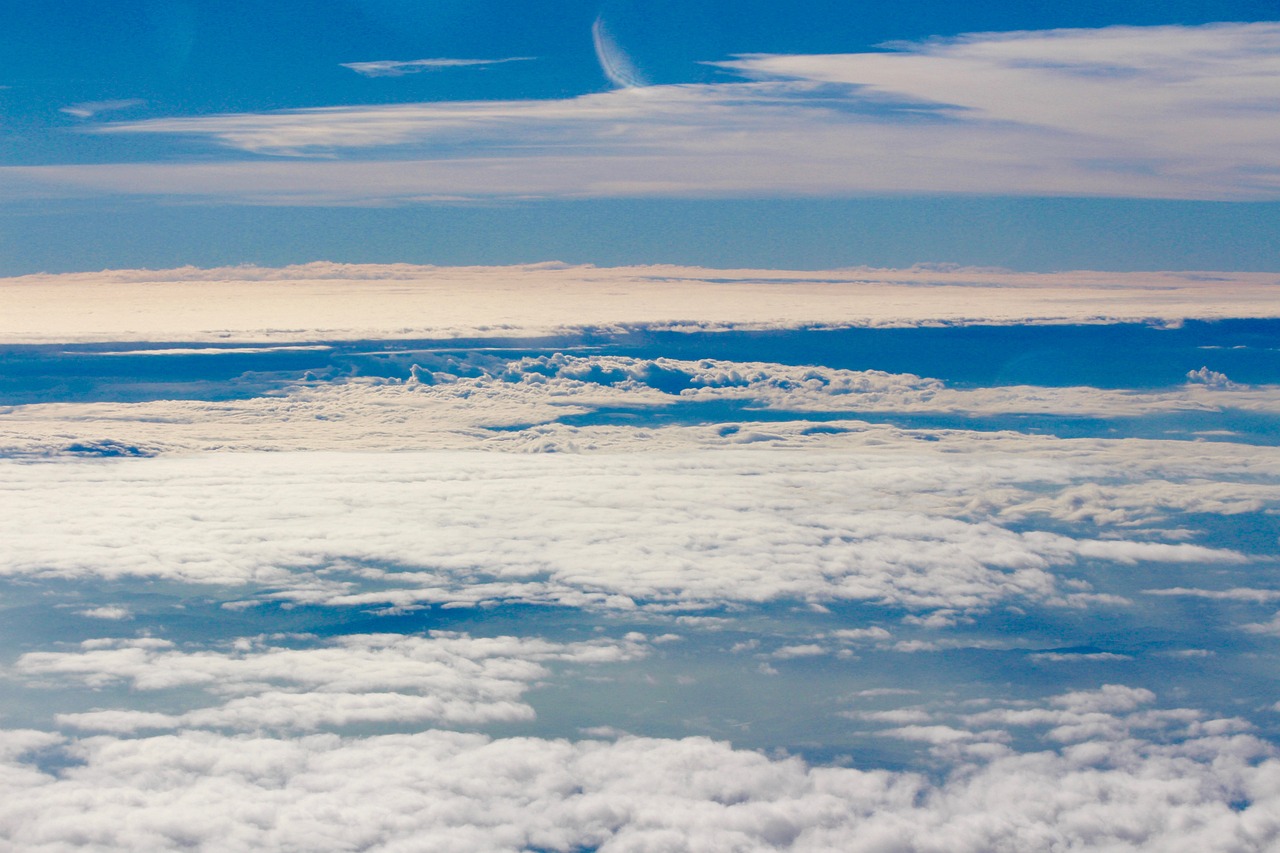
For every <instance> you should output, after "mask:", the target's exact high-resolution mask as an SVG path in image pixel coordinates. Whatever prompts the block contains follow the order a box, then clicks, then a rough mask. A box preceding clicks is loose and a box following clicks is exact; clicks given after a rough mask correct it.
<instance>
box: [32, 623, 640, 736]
mask: <svg viewBox="0 0 1280 853" xmlns="http://www.w3.org/2000/svg"><path fill="white" fill-rule="evenodd" d="M277 642H278V641H277ZM646 652H647V642H646V638H645V636H644V635H643V634H629V635H628V636H627V637H626V638H624V639H623V640H618V641H612V640H604V639H602V640H593V641H588V642H580V643H554V642H549V641H546V640H541V639H538V638H518V637H492V638H480V637H472V636H469V635H467V634H460V633H450V632H445V631H433V632H430V633H429V634H427V635H425V636H424V635H401V634H364V635H346V636H342V637H339V638H335V639H332V640H329V641H327V642H324V643H320V644H317V645H308V644H305V643H304V644H303V645H302V646H301V647H291V646H284V645H278V644H273V643H272V642H270V641H268V640H267V639H266V638H242V639H240V640H237V641H235V642H234V643H233V644H231V648H229V649H217V648H205V649H199V650H194V651H188V650H183V649H179V648H177V647H176V646H175V645H174V644H173V643H170V642H167V641H163V640H155V639H143V640H90V641H87V642H85V643H82V644H81V648H80V649H79V650H78V651H73V652H29V653H27V654H24V655H22V656H21V657H20V658H19V659H18V661H17V662H16V664H15V665H14V667H13V673H15V674H16V675H17V676H18V677H21V678H25V679H28V680H35V681H36V682H38V683H41V684H44V685H49V684H56V683H60V682H65V681H72V682H80V683H83V684H85V685H88V686H90V687H94V688H101V687H106V686H110V685H114V684H118V683H123V684H125V685H127V686H128V687H129V688H130V690H131V693H133V694H135V695H136V693H137V692H144V693H145V692H154V691H169V690H173V689H175V688H195V689H197V690H200V691H203V692H204V693H205V694H206V696H207V698H215V699H221V702H219V703H218V704H215V705H212V706H205V707H196V708H193V709H191V710H187V711H177V712H172V713H161V712H158V711H156V710H154V709H153V710H147V711H136V710H131V709H127V708H108V709H98V710H93V711H87V712H78V713H71V714H61V715H59V717H58V720H59V722H60V724H61V725H64V726H70V727H73V728H79V729H90V730H99V731H111V732H132V731H136V730H139V729H175V728H193V727H198V728H222V729H225V728H230V729H249V730H263V729H270V730H314V729H319V728H331V727H335V726H350V725H355V724H361V723H419V722H434V723H444V724H448V725H476V724H480V723H489V722H495V721H502V722H512V721H527V720H530V719H532V718H533V709H532V708H531V707H529V705H527V704H525V703H524V702H523V701H522V696H523V694H524V693H525V692H526V691H527V690H528V689H529V687H530V686H531V685H532V684H533V682H535V681H538V680H541V679H544V678H547V677H549V676H550V675H551V671H550V670H549V669H548V665H549V664H554V663H557V662H559V663H564V662H572V663H581V664H599V663H606V662H617V661H625V660H633V659H636V658H639V657H643V656H644V655H645V654H646Z"/></svg>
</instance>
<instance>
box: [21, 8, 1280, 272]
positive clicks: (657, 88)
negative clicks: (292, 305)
mask: <svg viewBox="0 0 1280 853" xmlns="http://www.w3.org/2000/svg"><path fill="white" fill-rule="evenodd" d="M1275 17H1277V15H1276V11H1275V8H1274V5H1273V4H1270V3H1263V2H1166V3H1148V2H1128V3H1107V4H1100V3H1055V4H1050V3H1025V4H994V3H974V4H952V3H912V4H903V3H897V4H888V3H865V4H856V5H855V4H849V3H837V2H823V1H822V0H816V1H815V2H802V3H796V4H788V5H787V6H785V7H782V6H779V5H778V4H766V3H762V2H750V3H734V4H728V3H723V2H710V0H700V1H699V2H683V3H674V2H669V3H665V2H664V3H649V4H636V3H624V2H606V3H577V2H567V3H559V4H554V5H547V4H524V3H512V2H494V0H489V1H488V2H465V3H464V2H460V0H455V1H452V2H435V3H416V2H406V1H405V0H351V2H329V3H294V2H286V3H275V4H269V5H263V4H248V3H243V4H242V3H216V4H215V3H211V2H186V3H183V2H165V3H159V2H123V3H115V4H111V5H109V6H104V5H102V4H90V3H83V2H69V1H68V2H53V3H44V4H38V5H18V4H13V6H12V8H9V9H6V10H5V11H4V12H3V13H0V87H4V88H0V273H3V274H16V273H24V272H33V271H39V270H48V271H62V270H77V269H95V268H101V267H104V266H113V267H130V266H167V265H174V264H182V263H194V264H204V265H209V264H226V263H241V262H258V263H271V264H279V263H289V262H302V261H309V260H319V259H325V260H337V261H413V262H434V263H446V264H457V263H511V262H525V261H539V260H548V259H553V258H554V259H559V260H565V261H572V262H595V263H602V264H620V263H647V262H665V261H670V262H681V263H701V264H708V265H720V266H792V267H824V266H839V265H857V264H871V265H879V266H906V265H910V264H912V263H917V262H955V263H964V264H992V265H1001V266H1008V267H1012V268H1019V269H1062V268H1080V267H1095V268H1103V269H1141V268H1146V269H1151V268H1222V269H1253V270H1267V269H1276V268H1277V267H1278V266H1280V250H1278V249H1277V248H1276V246H1277V245H1280V241H1278V240H1276V239H1275V237H1276V234H1277V232H1278V231H1280V202H1278V201H1277V200H1278V199H1280V179H1278V177H1277V176H1278V175H1280V156H1278V155H1276V154H1275V152H1276V151H1280V145H1278V144H1277V143H1278V142H1280V140H1277V138H1276V137H1277V136H1278V135H1280V134H1278V133H1277V131H1276V128H1277V127H1280V122H1277V120H1276V119H1277V116H1276V107H1275V106H1274V105H1275V103H1276V102H1277V101H1276V97H1277V95H1278V94H1280V69H1278V68H1277V60H1276V57H1277V54H1278V53H1280V30H1278V28H1277V27H1276V26H1275V25H1268V24H1267V23H1266V22H1267V21H1268V20H1269V19H1272V18H1275ZM593 28H594V29H595V32H596V33H597V34H598V37H597V38H595V39H593ZM619 69H621V71H620V70H619Z"/></svg>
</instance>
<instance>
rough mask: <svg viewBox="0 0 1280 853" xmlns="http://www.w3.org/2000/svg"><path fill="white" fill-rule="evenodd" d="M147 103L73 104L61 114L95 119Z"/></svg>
mask: <svg viewBox="0 0 1280 853" xmlns="http://www.w3.org/2000/svg"><path fill="white" fill-rule="evenodd" d="M145 103H146V101H144V100H142V99H141V98H121V99H119V100H114V101H85V102H83V103H79V104H72V105H71V106H69V107H63V108H62V109H61V110H59V112H64V113H66V114H67V115H69V116H75V117H76V118H93V117H94V116H96V115H97V114H98V113H109V112H115V111H116V110H127V109H129V108H130V107H140V106H142V105H143V104H145Z"/></svg>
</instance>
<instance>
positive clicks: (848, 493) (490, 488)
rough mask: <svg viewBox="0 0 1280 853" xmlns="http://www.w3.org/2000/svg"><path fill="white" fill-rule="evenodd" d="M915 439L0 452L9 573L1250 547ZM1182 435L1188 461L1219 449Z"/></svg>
mask: <svg viewBox="0 0 1280 853" xmlns="http://www.w3.org/2000/svg"><path fill="white" fill-rule="evenodd" d="M1022 441H1023V440H1022V439H1014V446H1018V447H1019V449H1021V447H1020V445H1021V443H1022ZM920 444H921V443H920V442H918V441H914V440H905V441H903V442H902V443H901V444H900V445H899V446H898V447H897V448H896V449H894V447H893V445H891V444H885V443H879V444H876V445H874V446H868V447H866V448H864V449H863V450H862V451H845V452H839V451H836V450H831V451H828V452H823V453H815V454H795V453H789V452H787V451H769V450H761V451H753V450H734V449H721V450H719V451H718V452H716V453H687V452H686V453H670V454H662V453H655V454H644V453H640V454H636V453H624V454H618V453H601V454H583V455H546V454H543V455H535V456H528V455H517V454H506V453H482V454H477V453H466V452H455V453H448V452H422V453H372V452H371V453H363V454H330V453H309V454H300V453H277V454H211V455H205V456H195V457H183V456H175V457H157V458H141V459H129V460H101V461H87V460H77V461H76V462H74V463H52V464H51V463H44V464H35V465H32V464H27V463H24V462H15V461H4V462H0V469H2V471H3V474H4V482H5V484H6V487H5V489H4V490H3V492H0V504H2V508H3V512H4V513H5V517H6V518H7V519H8V521H9V523H10V527H11V531H12V532H11V533H10V535H9V536H8V537H7V542H6V556H5V558H4V560H3V561H2V562H0V572H2V573H4V574H6V575H11V576H62V577H105V578H126V577H149V578H166V579H170V580H174V581H180V582H185V583H197V584H227V585H231V586H233V587H240V588H241V589H242V590H243V592H241V593H240V595H242V596H249V597H254V598H256V597H265V599H267V600H281V601H292V602H312V603H315V604H327V605H330V606H343V607H361V608H380V607H386V606H391V607H426V606H431V605H478V604H481V603H483V602H486V601H501V602H533V603H548V604H550V603H554V604H559V605H562V606H572V607H591V608H605V609H623V610H628V609H632V608H637V607H644V608H654V609H658V610H663V609H677V610H680V609H683V610H697V609H704V608H708V607H716V606H723V605H725V604H730V603H762V602H769V601H801V602H823V601H866V602H874V603H880V604H885V605H893V606H897V607H905V608H908V609H911V610H915V611H924V612H929V611H935V610H945V611H948V614H949V615H948V618H954V615H955V613H957V612H966V611H982V610H985V609H987V608H990V607H992V606H995V605H996V604H998V603H1000V602H1007V601H1030V602H1041V603H1045V604H1062V605H1070V604H1072V603H1073V602H1075V601H1076V598H1074V597H1075V596H1083V598H1082V599H1080V600H1081V601H1092V599H1091V598H1090V596H1091V595H1093V594H1094V593H1092V592H1091V591H1090V589H1089V587H1088V584H1084V583H1083V582H1078V581H1074V580H1073V581H1072V582H1071V584H1069V585H1064V584H1063V583H1061V582H1060V578H1061V577H1062V575H1061V574H1060V573H1065V574H1066V576H1067V577H1069V576H1070V575H1071V574H1073V573H1074V570H1073V567H1074V566H1075V565H1076V564H1077V561H1079V560H1081V559H1089V560H1105V561H1112V562H1119V563H1122V564H1132V563H1134V562H1143V563H1148V564H1160V563H1171V564H1174V565H1178V564H1182V563H1187V562H1195V563H1200V564H1204V565H1218V566H1231V565H1244V564H1246V563H1247V560H1246V558H1244V557H1243V556H1242V555H1241V554H1239V553H1238V552H1235V551H1232V550H1229V549H1220V548H1210V547H1205V546H1202V545H1194V544H1190V543H1178V544H1172V545H1170V544H1166V543H1162V542H1148V541H1133V540H1127V539H1108V540H1104V539H1097V538H1094V535H1093V533H1094V531H1093V530H1092V529H1091V528H1084V529H1081V530H1076V531H1073V532H1074V533H1076V534H1077V535H1076V536H1067V535H1063V534H1062V533H1057V532H1049V531H1044V530H1036V529H1024V530H1021V531H1015V530H1012V529H1008V528H1005V527H1002V526H1001V525H999V524H998V523H996V522H995V521H994V520H993V518H992V516H991V515H990V514H989V512H990V510H979V511H977V512H976V513H972V514H970V513H969V512H967V511H966V510H965V509H964V507H966V506H970V505H971V503H972V499H973V497H972V496H973V494H974V493H975V492H984V493H988V494H991V495H993V496H994V495H1000V494H1002V491H1001V489H1002V488H1004V489H1009V490H1011V491H1005V492H1003V493H1004V494H1005V495H1007V496H1008V495H1015V496H1016V495H1017V491H1016V489H1017V487H1018V485H1019V484H1025V485H1026V486H1028V487H1034V488H1036V489H1038V490H1041V491H1043V490H1045V489H1046V488H1050V487H1052V484H1054V483H1063V482H1064V481H1065V482H1066V483H1070V482H1072V480H1073V477H1074V476H1090V475H1091V471H1092V470H1093V468H1092V467H1086V466H1081V468H1080V469H1079V472H1078V474H1075V475H1072V474H1071V473H1069V469H1064V468H1063V467H1062V462H1061V460H1054V459H1037V458H1036V457H1035V456H1034V455H1031V456H1027V457H1022V456H1006V457H1003V458H1002V457H1000V456H998V455H994V456H993V455H992V454H991V450H990V449H988V450H986V451H984V452H982V453H973V454H969V455H966V456H964V457H957V456H955V455H953V454H952V453H951V452H950V448H948V447H942V448H934V447H932V445H933V444H934V443H932V442H930V443H927V445H926V446H925V447H924V448H923V449H922V448H921V447H920ZM1041 446H1042V447H1043V445H1041ZM1188 446H1189V447H1193V449H1194V459H1188V460H1186V462H1187V464H1189V465H1190V466H1191V468H1192V470H1196V469H1198V468H1199V467H1200V466H1213V465H1221V464H1222V462H1221V460H1220V459H1215V458H1213V457H1206V456H1203V455H1202V453H1203V451H1202V450H1201V449H1200V446H1199V445H1194V446H1192V445H1188ZM1139 447H1142V445H1139ZM1045 449H1047V448H1045ZM1230 449H1234V450H1236V451H1240V450H1241V449H1240V448H1224V449H1223V450H1230ZM1243 450H1244V451H1248V453H1247V454H1242V455H1241V457H1240V463H1239V464H1241V465H1246V466H1247V465H1249V464H1252V463H1251V461H1248V462H1247V461H1245V460H1246V458H1247V459H1248V460H1254V459H1256V453H1253V451H1255V450H1256V449H1255V448H1244V449H1243ZM1188 452H1191V451H1188ZM1150 453H1151V456H1150V457H1148V458H1147V459H1141V456H1140V457H1139V458H1140V459H1141V461H1139V462H1136V463H1135V462H1134V461H1133V460H1131V461H1130V463H1129V464H1133V465H1134V467H1135V468H1136V469H1138V470H1144V469H1145V470H1149V469H1147V468H1145V466H1147V465H1150V464H1152V461H1153V460H1154V459H1157V458H1160V457H1161V456H1163V457H1164V464H1166V465H1173V466H1174V467H1176V466H1178V465H1179V464H1181V463H1180V462H1179V461H1178V459H1177V457H1176V456H1174V457H1172V458H1170V451H1169V449H1168V448H1166V447H1160V448H1156V447H1152V448H1150ZM1083 458H1084V459H1085V460H1089V456H1088V454H1085V455H1084V456H1083ZM1089 461H1091V465H1092V466H1096V470H1098V471H1103V470H1105V471H1107V472H1108V476H1110V477H1112V478H1114V477H1116V476H1118V475H1119V474H1120V472H1121V471H1122V470H1123V467H1122V466H1120V465H1117V464H1115V462H1114V460H1113V458H1112V456H1111V455H1110V454H1106V453H1104V454H1101V455H1100V456H1098V457H1095V458H1093V459H1092V460H1089ZM1223 470H1224V471H1225V470H1227V469H1225V468H1224V469H1223ZM1255 473H1256V471H1255ZM1218 476H1219V477H1223V476H1229V474H1225V473H1220V474H1219V475H1218ZM744 483H750V491H748V492H744V491H743V484H744ZM51 541H57V542H58V543H59V547H58V548H56V549H51V548H50V547H49V546H48V543H49V542H51ZM268 589H272V590H273V591H270V592H268V591H267V590H268ZM233 594H235V593H233Z"/></svg>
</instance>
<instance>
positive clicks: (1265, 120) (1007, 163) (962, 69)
mask: <svg viewBox="0 0 1280 853" xmlns="http://www.w3.org/2000/svg"><path fill="white" fill-rule="evenodd" d="M596 42H597V52H598V55H599V57H600V60H601V66H602V68H604V69H605V73H606V75H608V76H609V77H610V79H611V81H612V82H613V83H614V84H615V85H618V86H622V87H624V89H629V88H630V87H633V86H635V85H638V84H639V83H640V82H641V81H640V79H639V78H638V77H637V76H635V75H633V74H632V73H631V72H630V71H628V67H629V63H627V62H626V61H624V60H625V54H623V53H622V52H621V51H620V50H619V49H618V48H617V45H616V43H614V42H613V41H612V40H611V39H609V38H608V37H607V32H606V31H605V30H604V29H603V26H601V27H598V28H597V38H596ZM1277 57H1280V24H1270V23H1267V24H1222V25H1212V26H1202V27H1181V26H1170V27H1149V28H1138V27H1116V28H1108V29H1100V30H1061V31H1045V32H1025V33H1004V34H994V35H993V34H985V35H972V36H966V37H963V38H959V39H952V40H948V41H931V42H922V43H913V44H906V45H898V46H897V49H896V50H895V51H891V52H882V53H864V54H842V55H825V56H744V57H739V58H737V59H734V60H732V61H729V62H725V63H721V65H722V67H723V68H725V69H726V70H730V71H733V72H735V73H738V74H741V75H744V76H746V77H747V78H749V79H746V80H743V81H740V82H726V83H717V84H698V85H680V86H650V87H646V88H645V89H644V91H645V95H646V97H644V98H636V97H634V96H633V93H632V92H630V91H629V90H619V91H612V92H604V93H597V94H592V95H584V96H580V97H576V98H570V99H562V100H512V101H472V102H449V103H419V104H397V105H386V106H361V107H328V108H321V109H306V110H288V111H282V112H273V113H250V114H237V115H220V116H206V117H196V118H171V119H154V120H147V121H140V122H126V123H116V124H112V125H108V126H106V127H103V128H99V129H97V130H96V131H95V132H101V133H111V134H140V133H145V134H158V135H171V136H175V137H176V136H181V137H184V142H183V143H182V144H184V145H189V144H190V140H192V139H195V140H200V139H203V140H207V141H208V142H211V143H214V144H216V145H218V146H220V147H223V148H225V149H228V150H229V151H233V152H241V153H243V154H255V155H263V154H266V155H274V156H278V157H299V156H302V157H309V158H315V157H316V156H317V155H319V156H322V157H324V158H328V159H326V160H325V161H324V162H316V161H315V160H314V159H313V160H312V161H311V162H295V163H286V162H281V163H263V162H243V161H241V160H239V158H238V157H236V156H235V155H234V154H233V155H231V156H232V159H230V160H228V161H225V162H221V163H209V162H208V161H207V153H203V154H202V157H203V158H205V159H204V162H201V163H199V164H195V163H191V164H186V163H182V162H172V160H171V161H170V162H168V163H165V164H158V163H154V164H146V163H144V164H130V165H128V166H124V165H105V166H77V167H72V166H67V167H44V168H40V169H37V168H31V167H22V168H17V167H15V168H12V169H9V170H4V172H3V173H0V182H4V183H6V184H9V185H10V187H12V191H13V192H16V193H18V194H24V193H26V194H31V193H33V192H35V193H38V192H39V191H40V189H39V188H41V187H44V188H45V189H44V192H48V191H49V190H48V188H49V187H50V186H57V187H59V188H60V189H61V190H62V191H73V192H74V191H76V188H81V191H83V188H89V187H93V188H96V189H100V190H104V189H105V190H108V191H116V192H119V191H131V192H135V193H155V194H165V195H170V194H172V195H185V196H191V195H196V196H206V197H208V198H210V199H243V200H250V199H251V200H253V201H256V202H266V203H276V204H298V203H304V204H305V203H343V200H344V199H346V200H349V201H350V202H351V203H369V202H379V201H382V202H391V201H399V202H413V201H415V200H419V199H430V198H436V197H440V196H449V197H475V198H487V197H495V196H496V197H539V198H548V197H559V198H579V197H607V196H666V197H672V196H677V197H679V196H684V197H690V196H700V197H732V196H740V195H758V194H761V193H766V194H771V195H783V196H832V195H836V196H838V195H851V194H854V195H856V194H860V193H915V192H930V193H937V192H949V193H981V194H1006V195H1069V196H1106V197H1117V196H1121V197H1134V198H1177V199H1216V200H1261V199H1275V198H1280V121H1278V120H1277V119H1278V117H1280V107H1277V106H1276V105H1277V104H1278V103H1280V58H1277ZM392 147H394V148H395V149H396V151H395V153H396V155H397V156H396V157H390V156H388V155H389V154H390V153H391V152H390V151H388V150H382V149H390V148H392ZM464 150H465V152H466V155H465V156H459V154H458V153H457V152H459V151H464ZM442 152H443V153H442Z"/></svg>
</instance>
